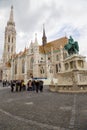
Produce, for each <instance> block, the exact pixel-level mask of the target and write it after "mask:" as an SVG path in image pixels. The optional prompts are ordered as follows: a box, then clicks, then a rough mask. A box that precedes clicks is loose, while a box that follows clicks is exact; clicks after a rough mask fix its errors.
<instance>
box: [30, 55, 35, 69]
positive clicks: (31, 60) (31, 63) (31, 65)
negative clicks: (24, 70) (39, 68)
mask: <svg viewBox="0 0 87 130" xmlns="http://www.w3.org/2000/svg"><path fill="white" fill-rule="evenodd" d="M33 62H34V59H33V57H32V58H31V59H30V69H33Z"/></svg>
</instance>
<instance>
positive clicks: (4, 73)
mask: <svg viewBox="0 0 87 130" xmlns="http://www.w3.org/2000/svg"><path fill="white" fill-rule="evenodd" d="M68 41H69V39H68V38H67V37H66V36H65V37H62V38H60V39H56V40H54V41H51V42H47V37H46V32H45V27H44V26H43V34H42V44H41V43H38V40H37V34H35V40H34V42H31V43H30V46H29V47H28V48H26V47H25V48H24V50H23V51H22V52H19V53H16V27H15V21H14V16H13V6H11V11H10V17H9V20H8V22H7V25H6V27H5V36H4V50H3V57H2V62H1V63H0V80H7V81H11V80H25V82H26V81H28V80H29V79H30V78H35V79H36V78H37V79H51V80H52V79H53V78H55V79H58V80H59V81H58V83H59V85H60V86H61V85H62V86H65V84H66V85H73V84H74V82H73V79H72V76H73V73H74V71H75V72H76V75H77V76H76V80H78V77H79V80H78V83H79V82H80V81H81V79H82V81H83V79H84V78H83V75H85V70H86V69H87V63H86V61H85V58H86V57H84V56H81V55H79V54H73V55H71V56H69V54H68V52H67V50H66V49H65V48H64V47H65V45H67V43H68ZM77 71H78V73H77ZM80 71H81V73H80ZM74 75H75V74H74ZM86 78H87V76H86ZM86 78H85V79H86ZM66 81H67V82H66ZM86 81H87V80H86Z"/></svg>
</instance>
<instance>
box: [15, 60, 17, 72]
mask: <svg viewBox="0 0 87 130" xmlns="http://www.w3.org/2000/svg"><path fill="white" fill-rule="evenodd" d="M15 74H17V63H15Z"/></svg>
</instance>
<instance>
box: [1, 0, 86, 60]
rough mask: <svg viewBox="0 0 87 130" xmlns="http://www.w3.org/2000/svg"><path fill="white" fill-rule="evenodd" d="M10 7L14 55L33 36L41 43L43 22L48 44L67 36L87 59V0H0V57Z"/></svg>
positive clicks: (32, 38)
mask: <svg viewBox="0 0 87 130" xmlns="http://www.w3.org/2000/svg"><path fill="white" fill-rule="evenodd" d="M11 5H13V7H14V21H15V24H16V31H17V40H16V51H17V52H19V51H22V50H23V49H24V48H25V46H26V47H29V44H30V42H31V40H32V41H34V35H35V33H37V38H38V43H39V44H41V41H42V26H43V23H44V24H45V29H46V35H47V41H48V42H49V41H51V40H55V39H58V38H61V37H64V36H65V35H66V36H67V37H69V36H70V35H71V36H72V37H73V38H74V40H75V41H78V43H79V47H80V54H82V55H83V56H87V0H60V1H59V0H0V58H1V57H2V53H3V46H4V31H5V26H6V24H7V21H8V19H9V15H10V9H11Z"/></svg>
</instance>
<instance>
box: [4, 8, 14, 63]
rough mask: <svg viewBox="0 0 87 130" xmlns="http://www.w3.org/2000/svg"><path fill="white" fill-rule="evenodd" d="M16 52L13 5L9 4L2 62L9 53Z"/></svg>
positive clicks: (7, 58) (6, 58) (9, 56)
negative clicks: (9, 9)
mask: <svg viewBox="0 0 87 130" xmlns="http://www.w3.org/2000/svg"><path fill="white" fill-rule="evenodd" d="M15 52H16V30H15V22H14V17H13V6H11V11H10V17H9V20H8V22H7V26H6V27H5V39H4V52H3V62H4V63H6V62H7V61H8V60H9V59H10V58H11V55H12V54H14V53H15Z"/></svg>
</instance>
